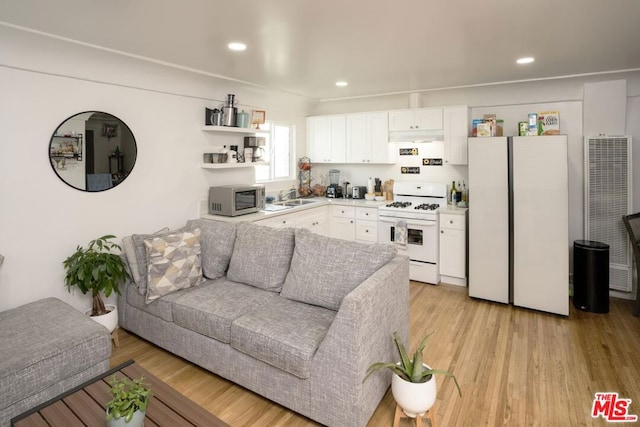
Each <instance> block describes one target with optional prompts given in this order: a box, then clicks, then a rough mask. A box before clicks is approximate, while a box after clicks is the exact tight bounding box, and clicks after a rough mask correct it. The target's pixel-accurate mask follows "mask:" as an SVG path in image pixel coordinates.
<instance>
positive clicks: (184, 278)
mask: <svg viewBox="0 0 640 427" xmlns="http://www.w3.org/2000/svg"><path fill="white" fill-rule="evenodd" d="M144 244H145V246H146V247H147V254H148V257H149V266H148V272H147V298H146V303H147V304H149V303H151V302H153V301H154V300H156V299H158V298H160V297H162V296H164V295H167V294H170V293H172V292H175V291H177V290H179V289H185V288H189V287H191V286H195V285H198V284H200V283H201V282H202V281H203V280H204V279H203V277H202V265H201V261H200V229H199V228H196V229H195V230H193V231H192V232H183V233H174V234H167V235H165V236H162V237H155V238H153V239H147V240H145V241H144Z"/></svg>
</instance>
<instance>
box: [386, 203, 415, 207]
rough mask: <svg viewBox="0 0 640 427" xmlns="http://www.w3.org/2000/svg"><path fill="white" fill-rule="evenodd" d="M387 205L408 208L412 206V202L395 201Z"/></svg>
mask: <svg viewBox="0 0 640 427" xmlns="http://www.w3.org/2000/svg"><path fill="white" fill-rule="evenodd" d="M385 206H386V207H388V208H408V207H409V206H411V202H393V203H389V204H388V205H385Z"/></svg>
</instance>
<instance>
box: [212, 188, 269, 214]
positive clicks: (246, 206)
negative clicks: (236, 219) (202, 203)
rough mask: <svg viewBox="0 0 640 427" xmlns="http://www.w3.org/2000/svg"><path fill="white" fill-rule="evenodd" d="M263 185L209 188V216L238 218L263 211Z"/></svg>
mask: <svg viewBox="0 0 640 427" xmlns="http://www.w3.org/2000/svg"><path fill="white" fill-rule="evenodd" d="M264 197H265V191H264V185H240V184H234V185H219V186H216V187H209V215H222V216H238V215H245V214H250V213H254V212H258V211H260V210H261V209H264Z"/></svg>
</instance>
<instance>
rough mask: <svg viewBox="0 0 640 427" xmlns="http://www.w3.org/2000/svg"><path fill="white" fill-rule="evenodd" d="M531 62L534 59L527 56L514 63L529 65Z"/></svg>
mask: <svg viewBox="0 0 640 427" xmlns="http://www.w3.org/2000/svg"><path fill="white" fill-rule="evenodd" d="M533 61H535V59H534V58H532V57H530V56H528V57H526V58H520V59H518V60H517V61H516V63H518V64H531V63H532V62H533Z"/></svg>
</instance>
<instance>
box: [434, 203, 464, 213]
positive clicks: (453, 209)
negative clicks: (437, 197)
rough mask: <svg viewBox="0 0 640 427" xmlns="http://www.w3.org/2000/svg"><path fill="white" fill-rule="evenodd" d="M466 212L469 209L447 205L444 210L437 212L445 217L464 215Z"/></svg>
mask: <svg viewBox="0 0 640 427" xmlns="http://www.w3.org/2000/svg"><path fill="white" fill-rule="evenodd" d="M468 210H469V208H460V207H458V206H451V205H447V206H445V207H444V208H440V209H438V212H439V213H441V214H445V215H464V214H466V213H467V211H468Z"/></svg>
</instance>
